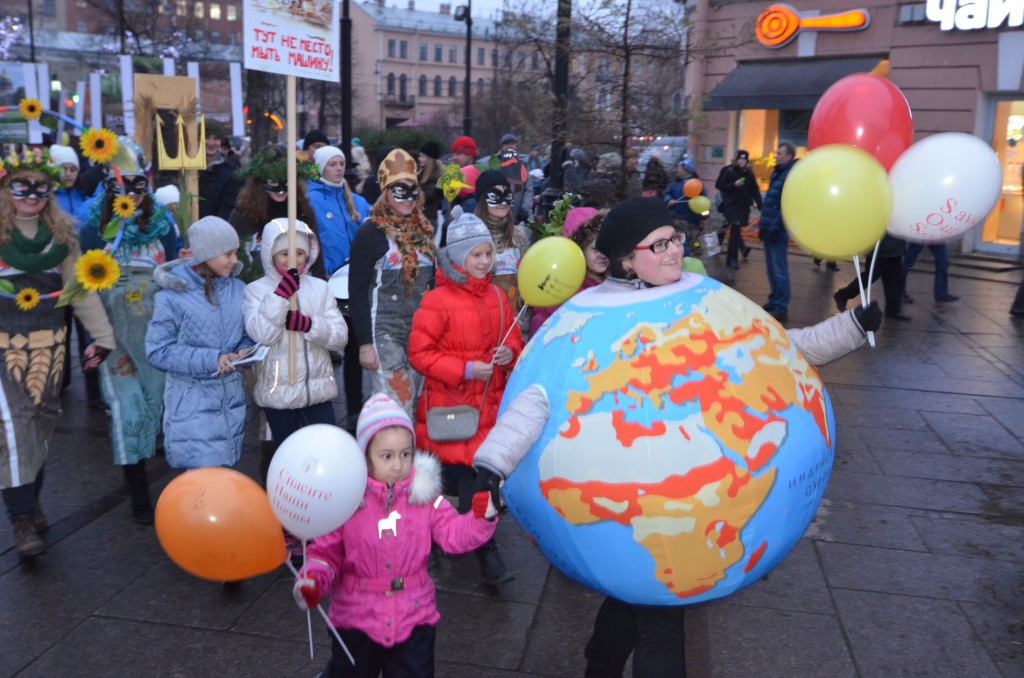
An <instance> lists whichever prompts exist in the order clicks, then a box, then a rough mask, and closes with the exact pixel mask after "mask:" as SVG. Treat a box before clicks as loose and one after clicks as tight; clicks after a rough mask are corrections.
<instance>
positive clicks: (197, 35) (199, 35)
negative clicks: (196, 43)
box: [196, 31, 206, 40]
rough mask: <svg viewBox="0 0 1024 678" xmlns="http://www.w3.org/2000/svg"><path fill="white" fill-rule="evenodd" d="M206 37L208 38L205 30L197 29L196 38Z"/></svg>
mask: <svg viewBox="0 0 1024 678" xmlns="http://www.w3.org/2000/svg"><path fill="white" fill-rule="evenodd" d="M205 39H206V33H204V32H203V31H196V40H205Z"/></svg>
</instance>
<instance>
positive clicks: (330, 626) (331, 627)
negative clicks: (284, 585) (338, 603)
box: [284, 558, 356, 666]
mask: <svg viewBox="0 0 1024 678" xmlns="http://www.w3.org/2000/svg"><path fill="white" fill-rule="evenodd" d="M284 564H285V565H287V566H288V569H289V570H291V571H292V574H293V575H295V576H296V577H298V576H299V571H298V570H296V569H295V566H294V565H292V561H290V560H288V559H287V558H285V560H284ZM316 610H317V612H319V613H320V616H321V617H323V620H324V623H325V624H327V630H328V631H330V632H331V635H333V636H334V639H335V640H336V641H338V645H341V649H342V650H344V651H345V656H346V657H348V660H349V661H350V662H352V666H355V665H356V660H355V659H354V658H353V657H352V653H351V652H349V651H348V648H347V647H345V641H343V640H342V639H341V636H339V635H338V630H337V629H336V628H334V624H332V623H331V619H330V617H328V616H327V613H326V612H324V608H322V607H320V606H319V605H317V606H316ZM306 612H309V610H306Z"/></svg>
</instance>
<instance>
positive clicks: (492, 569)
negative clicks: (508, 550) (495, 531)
mask: <svg viewBox="0 0 1024 678" xmlns="http://www.w3.org/2000/svg"><path fill="white" fill-rule="evenodd" d="M475 553H476V557H477V559H478V560H479V561H480V578H481V579H482V580H483V582H484V583H485V584H487V585H488V586H497V585H498V584H504V583H506V582H510V581H512V580H513V579H515V578H516V577H515V575H514V574H512V573H511V572H509V571H508V568H507V567H506V566H505V561H504V560H502V559H501V556H500V555H499V554H498V545H497V544H495V543H494V540H493V539H492V540H491V541H489V542H487V543H486V544H484V545H483V546H481V547H480V548H478V549H477V550H476V551H475Z"/></svg>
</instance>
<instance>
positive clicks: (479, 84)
mask: <svg viewBox="0 0 1024 678" xmlns="http://www.w3.org/2000/svg"><path fill="white" fill-rule="evenodd" d="M486 87H487V83H486V82H484V79H483V78H477V80H476V93H477V96H481V97H482V96H483V95H484V88H486Z"/></svg>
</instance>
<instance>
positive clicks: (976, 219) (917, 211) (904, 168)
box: [888, 132, 1003, 245]
mask: <svg viewBox="0 0 1024 678" xmlns="http://www.w3.org/2000/svg"><path fill="white" fill-rule="evenodd" d="M889 180H890V182H891V183H892V194H893V210H892V218H891V219H890V220H889V228H888V231H889V234H890V235H892V236H894V237H896V238H902V239H903V240H908V241H910V242H918V243H925V244H932V245H934V244H938V243H941V242H945V241H947V240H953V239H955V238H959V237H961V236H963V235H964V233H966V232H967V231H969V230H970V229H971V228H973V227H975V226H977V225H978V224H980V223H982V222H983V221H984V220H985V217H986V216H987V215H988V213H989V211H991V209H992V208H993V207H994V206H995V204H996V201H997V200H998V199H999V193H1000V191H1001V190H1002V186H1003V170H1002V168H1001V167H1000V165H999V158H998V157H997V156H996V153H995V151H993V150H992V147H991V146H989V145H988V144H986V143H985V142H984V141H982V140H981V139H979V138H978V137H976V136H973V135H971V134H963V133H961V132H943V133H942V134H935V135H932V136H930V137H926V138H924V139H922V140H921V141H918V142H917V143H916V144H914V145H913V146H911V147H910V148H908V149H907V150H906V151H904V153H903V155H901V156H900V157H899V159H898V160H896V163H895V164H894V165H893V166H892V169H891V170H889Z"/></svg>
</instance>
